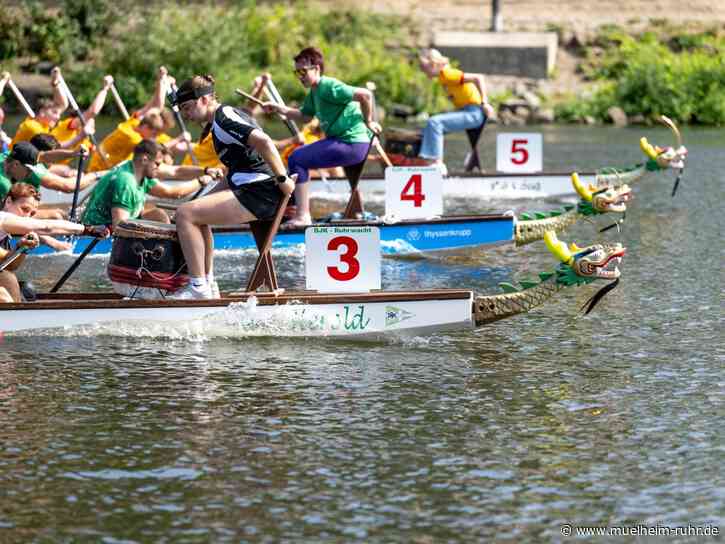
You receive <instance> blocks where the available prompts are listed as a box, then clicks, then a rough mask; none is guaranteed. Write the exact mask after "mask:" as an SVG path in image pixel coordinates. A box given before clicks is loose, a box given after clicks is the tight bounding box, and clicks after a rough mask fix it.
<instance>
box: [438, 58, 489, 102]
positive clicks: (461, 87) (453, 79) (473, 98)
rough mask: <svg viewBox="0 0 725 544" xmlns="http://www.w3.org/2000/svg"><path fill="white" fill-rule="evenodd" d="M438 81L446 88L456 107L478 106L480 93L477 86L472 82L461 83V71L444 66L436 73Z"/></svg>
mask: <svg viewBox="0 0 725 544" xmlns="http://www.w3.org/2000/svg"><path fill="white" fill-rule="evenodd" d="M438 81H440V83H441V85H443V87H444V88H445V89H446V92H447V93H448V96H449V98H450V99H451V100H452V101H453V105H454V106H455V107H456V108H457V109H460V108H463V107H465V106H470V105H471V104H473V105H475V106H480V105H481V102H483V100H481V93H479V92H478V87H476V85H475V84H473V83H463V72H462V71H461V70H458V69H457V68H452V67H450V66H446V67H445V68H443V70H441V71H440V73H439V74H438Z"/></svg>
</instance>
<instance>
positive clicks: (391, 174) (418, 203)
mask: <svg viewBox="0 0 725 544" xmlns="http://www.w3.org/2000/svg"><path fill="white" fill-rule="evenodd" d="M385 215H388V216H393V215H394V216H395V217H396V218H397V219H421V218H426V217H433V216H436V215H443V176H442V175H441V171H440V170H439V169H438V168H434V167H430V166H424V167H414V166H393V167H388V168H386V169H385Z"/></svg>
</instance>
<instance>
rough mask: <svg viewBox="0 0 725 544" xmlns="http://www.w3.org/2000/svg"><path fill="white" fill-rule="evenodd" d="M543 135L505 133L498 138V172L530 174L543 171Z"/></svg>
mask: <svg viewBox="0 0 725 544" xmlns="http://www.w3.org/2000/svg"><path fill="white" fill-rule="evenodd" d="M543 162H544V152H543V138H542V137H541V134H527V133H503V134H499V135H498V136H497V137H496V170H498V171H499V172H508V173H511V174H528V173H533V172H541V170H543Z"/></svg>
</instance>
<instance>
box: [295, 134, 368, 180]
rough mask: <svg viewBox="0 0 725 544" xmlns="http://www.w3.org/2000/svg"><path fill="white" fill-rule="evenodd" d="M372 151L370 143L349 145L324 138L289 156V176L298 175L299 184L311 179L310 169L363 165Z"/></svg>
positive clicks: (296, 150)
mask: <svg viewBox="0 0 725 544" xmlns="http://www.w3.org/2000/svg"><path fill="white" fill-rule="evenodd" d="M369 149H370V143H369V142H359V143H354V144H347V143H345V142H341V141H340V140H336V139H334V138H324V139H322V140H318V141H316V142H314V143H311V144H308V145H303V146H302V147H298V148H297V149H295V150H294V152H293V153H292V154H291V155H290V156H289V161H288V164H287V166H288V170H289V174H290V175H292V174H297V183H303V182H305V181H307V180H308V179H309V178H310V168H332V167H334V166H351V165H353V164H358V163H361V162H362V161H363V160H364V159H365V157H366V156H367V154H368V150H369Z"/></svg>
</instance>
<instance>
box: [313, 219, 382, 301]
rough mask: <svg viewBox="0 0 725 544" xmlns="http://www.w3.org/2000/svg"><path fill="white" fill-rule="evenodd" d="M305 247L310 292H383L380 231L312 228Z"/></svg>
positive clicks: (362, 228) (368, 228) (364, 228)
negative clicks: (381, 289) (380, 290)
mask: <svg viewBox="0 0 725 544" xmlns="http://www.w3.org/2000/svg"><path fill="white" fill-rule="evenodd" d="M305 247H306V250H305V253H306V255H305V272H306V277H307V289H312V290H316V291H320V292H324V293H344V292H348V293H349V292H360V291H370V290H372V289H380V229H378V227H342V226H340V227H309V228H308V229H307V230H306V231H305Z"/></svg>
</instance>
